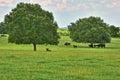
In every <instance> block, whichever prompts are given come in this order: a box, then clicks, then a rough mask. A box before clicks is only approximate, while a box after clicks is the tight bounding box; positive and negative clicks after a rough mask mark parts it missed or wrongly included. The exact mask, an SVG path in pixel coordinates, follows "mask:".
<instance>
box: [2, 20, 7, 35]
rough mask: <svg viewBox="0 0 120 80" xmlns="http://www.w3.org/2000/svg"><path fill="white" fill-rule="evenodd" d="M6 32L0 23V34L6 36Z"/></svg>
mask: <svg viewBox="0 0 120 80" xmlns="http://www.w3.org/2000/svg"><path fill="white" fill-rule="evenodd" d="M6 33H7V30H6V27H5V25H4V23H3V22H1V23H0V34H6Z"/></svg>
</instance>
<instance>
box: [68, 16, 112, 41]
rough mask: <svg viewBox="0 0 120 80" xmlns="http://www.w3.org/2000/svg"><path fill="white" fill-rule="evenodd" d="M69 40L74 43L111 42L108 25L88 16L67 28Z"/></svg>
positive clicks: (99, 19) (97, 18)
mask: <svg viewBox="0 0 120 80" xmlns="http://www.w3.org/2000/svg"><path fill="white" fill-rule="evenodd" d="M68 29H69V31H70V38H71V39H72V40H73V41H75V42H85V43H86V42H88V43H107V42H110V41H111V36H110V34H109V29H108V25H107V24H106V23H105V22H104V21H103V20H102V19H101V18H100V17H93V16H90V17H88V18H83V19H79V20H77V21H76V22H75V23H71V24H70V25H69V26H68Z"/></svg>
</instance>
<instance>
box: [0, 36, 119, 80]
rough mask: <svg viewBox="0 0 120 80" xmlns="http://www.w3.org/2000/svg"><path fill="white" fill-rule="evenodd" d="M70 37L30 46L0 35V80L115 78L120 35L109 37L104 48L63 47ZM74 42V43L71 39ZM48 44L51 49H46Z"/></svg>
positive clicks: (90, 79)
mask: <svg viewBox="0 0 120 80" xmlns="http://www.w3.org/2000/svg"><path fill="white" fill-rule="evenodd" d="M65 40H68V41H71V39H70V38H69V37H68V36H62V37H61V39H60V44H59V45H58V46H54V45H47V46H46V45H37V46H38V47H39V48H38V51H36V52H34V51H32V50H31V46H32V45H25V44H24V45H16V44H10V43H9V44H8V43H7V38H5V37H4V38H0V80H119V79H120V45H119V44H120V38H112V40H111V43H107V44H106V46H107V47H106V48H88V47H86V45H88V44H86V43H77V45H79V48H76V49H74V48H73V47H71V46H70V47H66V46H63V44H64V41H65ZM73 43H74V42H73ZM46 47H49V48H50V49H51V50H52V51H51V52H46V51H45V48H46Z"/></svg>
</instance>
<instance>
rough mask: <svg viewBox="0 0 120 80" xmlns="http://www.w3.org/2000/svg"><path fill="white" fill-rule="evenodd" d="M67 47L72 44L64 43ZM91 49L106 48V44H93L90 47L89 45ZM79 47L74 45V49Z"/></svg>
mask: <svg viewBox="0 0 120 80" xmlns="http://www.w3.org/2000/svg"><path fill="white" fill-rule="evenodd" d="M64 45H65V46H70V45H71V43H70V42H65V43H64ZM88 46H89V47H91V48H96V47H97V48H105V43H99V44H93V43H91V44H90V45H88ZM77 47H78V46H77V45H73V48H77Z"/></svg>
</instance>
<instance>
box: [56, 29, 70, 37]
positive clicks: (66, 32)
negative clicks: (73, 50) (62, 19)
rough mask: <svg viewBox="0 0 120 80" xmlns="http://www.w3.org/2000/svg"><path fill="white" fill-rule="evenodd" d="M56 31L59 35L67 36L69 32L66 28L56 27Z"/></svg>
mask: <svg viewBox="0 0 120 80" xmlns="http://www.w3.org/2000/svg"><path fill="white" fill-rule="evenodd" d="M57 32H58V34H59V35H60V36H69V35H70V32H69V31H68V29H58V30H57Z"/></svg>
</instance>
